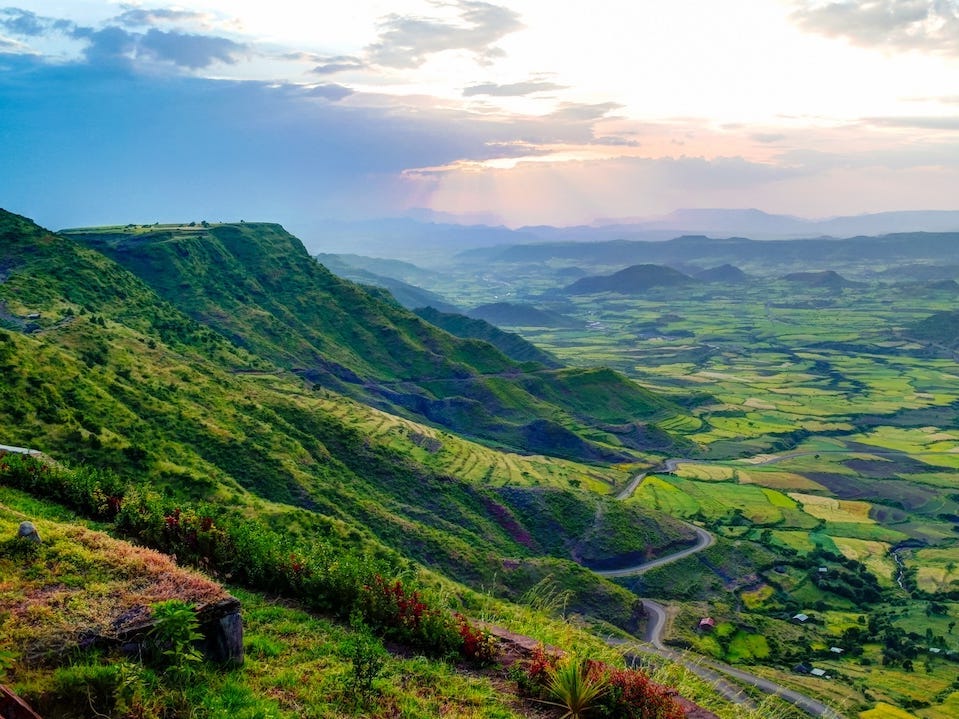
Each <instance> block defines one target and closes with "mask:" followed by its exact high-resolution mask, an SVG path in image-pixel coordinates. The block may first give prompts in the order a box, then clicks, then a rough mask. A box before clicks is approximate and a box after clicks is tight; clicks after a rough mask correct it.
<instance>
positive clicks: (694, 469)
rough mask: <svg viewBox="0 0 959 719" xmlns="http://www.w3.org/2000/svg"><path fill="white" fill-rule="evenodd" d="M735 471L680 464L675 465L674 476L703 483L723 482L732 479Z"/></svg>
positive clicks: (708, 466)
mask: <svg viewBox="0 0 959 719" xmlns="http://www.w3.org/2000/svg"><path fill="white" fill-rule="evenodd" d="M734 473H735V470H734V469H733V468H732V467H722V466H717V465H709V464H694V463H689V462H682V463H680V464H677V465H676V471H675V472H674V474H675V475H676V476H677V477H684V478H685V479H700V480H705V481H713V482H723V481H726V480H730V479H733V477H734Z"/></svg>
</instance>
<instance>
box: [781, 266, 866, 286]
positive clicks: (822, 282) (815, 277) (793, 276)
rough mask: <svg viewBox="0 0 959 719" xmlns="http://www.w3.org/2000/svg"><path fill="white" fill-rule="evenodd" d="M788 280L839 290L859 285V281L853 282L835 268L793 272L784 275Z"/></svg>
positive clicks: (799, 283)
mask: <svg viewBox="0 0 959 719" xmlns="http://www.w3.org/2000/svg"><path fill="white" fill-rule="evenodd" d="M782 279H784V280H786V281H787V282H795V283H796V284H798V285H805V286H806V287H822V288H825V289H830V290H839V289H842V288H843V287H856V286H859V284H860V283H858V282H851V281H849V280H847V279H846V278H845V277H843V276H842V275H840V274H839V273H838V272H835V271H834V270H822V271H819V272H791V273H790V274H788V275H784V276H783V278H782Z"/></svg>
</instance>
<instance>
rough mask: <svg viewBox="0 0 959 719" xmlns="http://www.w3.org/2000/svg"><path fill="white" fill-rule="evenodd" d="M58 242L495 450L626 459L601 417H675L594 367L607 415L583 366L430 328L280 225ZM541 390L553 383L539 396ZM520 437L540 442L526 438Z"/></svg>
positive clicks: (81, 235) (622, 421) (316, 374)
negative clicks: (609, 399) (527, 357)
mask: <svg viewBox="0 0 959 719" xmlns="http://www.w3.org/2000/svg"><path fill="white" fill-rule="evenodd" d="M69 236H70V237H72V238H74V239H76V240H78V241H81V242H83V243H84V244H86V245H88V246H89V247H92V248H95V249H97V250H99V251H102V252H104V253H105V254H107V255H108V256H110V257H111V258H113V259H115V260H116V261H117V262H119V263H120V264H122V265H124V266H125V267H127V268H128V269H130V270H131V271H133V272H134V273H135V274H137V275H138V276H139V277H141V278H142V279H143V280H144V281H146V282H147V283H148V284H150V285H151V286H152V287H153V288H154V289H155V290H156V291H157V292H158V293H159V294H160V295H161V296H162V297H164V299H166V300H167V301H169V302H170V303H172V304H174V305H175V306H177V307H178V308H179V309H181V310H182V311H183V312H185V313H186V314H188V315H189V316H191V317H192V318H194V319H195V320H197V321H198V322H201V323H203V324H205V325H207V326H209V327H211V328H212V329H214V330H216V331H217V332H219V333H220V334H221V335H223V336H224V337H226V338H228V339H230V340H231V341H233V342H236V343H237V344H239V345H240V346H241V347H244V348H245V349H247V350H249V351H250V352H252V353H255V354H257V355H258V356H260V357H262V358H265V359H267V360H269V361H270V362H272V363H275V364H277V365H279V366H281V367H284V368H287V369H293V370H295V371H297V373H298V374H300V375H301V376H302V377H304V378H306V379H308V380H310V381H311V382H315V383H317V384H320V385H322V386H324V387H328V388H331V389H334V390H337V391H340V392H344V393H348V394H350V395H352V396H354V397H357V398H359V399H361V400H363V401H365V402H368V403H371V404H374V405H375V406H378V407H381V408H385V409H389V410H390V411H394V412H402V413H404V414H406V416H411V417H418V418H420V419H426V420H429V421H430V422H433V423H436V424H439V425H442V426H444V427H447V428H449V429H452V430H454V431H456V432H460V433H465V434H469V435H471V436H474V437H477V438H480V439H483V440H486V441H489V442H493V443H497V444H499V445H504V446H507V447H510V448H514V449H522V450H526V449H533V450H534V451H537V452H543V453H546V454H552V455H555V456H561V457H569V458H575V459H582V460H588V461H608V462H609V461H624V460H627V459H629V457H630V454H629V453H628V452H627V451H624V446H625V447H633V448H642V447H637V446H636V442H635V441H634V439H633V438H634V437H635V434H634V433H632V432H627V433H625V434H624V435H623V436H622V437H620V436H618V435H617V433H616V431H615V430H611V429H601V428H600V425H608V424H616V425H631V426H632V425H633V424H634V423H636V422H643V423H645V422H650V421H652V422H655V421H658V420H663V419H667V418H669V417H672V416H675V415H677V414H682V411H681V410H679V408H678V407H677V406H676V405H674V404H672V403H670V402H669V401H667V400H664V399H663V398H661V397H658V396H656V395H654V394H653V393H651V392H649V391H647V390H645V389H643V388H641V387H639V386H638V385H636V384H634V383H632V382H630V381H629V380H627V379H626V378H625V377H623V376H621V375H618V374H613V373H604V375H603V377H604V380H605V381H607V382H609V383H610V385H611V386H610V388H609V391H610V393H613V394H616V395H617V396H619V397H621V398H622V402H621V403H620V405H619V406H620V407H621V408H622V409H623V411H622V412H621V413H619V414H618V415H617V416H616V417H615V418H610V417H609V416H608V415H609V412H608V410H607V409H606V408H605V407H604V406H603V405H602V404H601V403H600V402H598V401H596V400H595V399H594V398H593V396H592V395H590V394H585V393H584V391H583V390H582V389H581V386H582V383H581V382H580V381H579V380H580V376H581V374H582V370H570V369H557V370H550V369H547V368H545V367H542V366H539V365H531V364H519V363H517V362H515V361H513V360H510V359H509V358H508V357H506V356H505V355H504V354H503V353H502V352H500V351H499V350H497V349H496V348H495V347H493V346H492V345H490V344H489V343H487V342H482V341H479V340H472V339H460V338H457V337H453V336H452V335H450V334H448V333H446V332H441V331H438V330H437V329H436V328H434V327H433V326H432V325H430V324H428V323H426V322H424V321H423V320H421V319H420V318H419V317H417V316H416V315H414V314H413V313H412V312H409V311H407V310H405V309H403V308H402V307H400V306H398V305H396V304H395V303H393V302H389V301H384V298H382V297H381V296H378V295H377V294H374V293H371V292H370V291H367V290H366V289H364V288H362V287H360V286H358V285H355V284H353V283H351V282H348V281H346V280H342V279H340V278H338V277H336V276H335V275H333V274H332V273H330V272H329V271H328V270H326V268H324V267H322V266H321V265H319V264H318V263H316V262H315V261H314V260H313V259H312V258H311V257H310V256H309V255H308V254H307V252H306V250H305V248H304V247H303V246H302V244H301V243H300V242H299V240H297V239H296V238H295V237H293V236H292V235H290V234H288V233H287V232H285V231H284V230H283V229H282V228H281V227H280V226H278V225H271V224H259V223H257V224H253V223H240V224H224V225H214V226H210V227H193V228H190V227H163V226H161V227H156V228H153V227H150V228H140V227H135V228H129V227H123V228H110V229H104V230H100V231H94V230H84V231H72V232H70V233H69ZM530 378H535V379H536V381H535V382H530V381H528V380H529V379H530ZM541 387H549V388H550V389H551V392H550V393H549V395H550V396H549V397H547V396H545V395H544V394H543V393H542V392H538V389H539V388H541ZM559 397H569V401H566V402H561V401H558V400H557V398H559ZM573 408H575V409H573ZM600 415H602V416H603V419H600V418H599V417H600ZM544 429H545V430H546V431H543V430H544ZM596 429H599V430H600V431H599V433H597V432H595V431H591V430H596ZM530 436H534V437H537V438H539V439H540V441H539V442H538V443H536V444H534V445H533V446H530V445H529V444H528V441H529V438H530Z"/></svg>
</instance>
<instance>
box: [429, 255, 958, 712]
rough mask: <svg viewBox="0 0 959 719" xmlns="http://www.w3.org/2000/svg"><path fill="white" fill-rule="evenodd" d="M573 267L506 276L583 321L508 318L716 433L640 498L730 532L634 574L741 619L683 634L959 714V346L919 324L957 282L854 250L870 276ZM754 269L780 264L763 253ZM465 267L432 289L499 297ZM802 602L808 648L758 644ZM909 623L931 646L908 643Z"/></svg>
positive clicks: (840, 692)
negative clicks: (569, 279) (727, 281)
mask: <svg viewBox="0 0 959 719" xmlns="http://www.w3.org/2000/svg"><path fill="white" fill-rule="evenodd" d="M580 264H581V265H583V264H584V263H580ZM587 264H588V263H587ZM558 269H562V267H561V266H560V265H559V264H557V263H553V264H551V265H550V266H549V267H542V268H539V269H537V268H535V267H533V266H531V265H524V266H523V267H522V268H516V270H517V277H521V278H522V279H521V281H520V280H517V281H516V282H515V283H512V284H511V283H506V284H505V285H504V284H500V285H499V286H498V287H497V294H499V295H500V298H502V297H503V296H507V297H508V298H509V301H514V302H522V301H527V302H530V303H533V304H536V305H537V306H538V307H542V308H547V309H551V310H554V311H556V312H561V313H563V314H565V315H567V316H568V317H571V318H572V319H574V320H578V321H579V325H578V326H575V325H573V326H570V327H563V328H556V327H549V328H545V327H518V328H512V327H507V329H513V330H516V331H518V332H520V333H521V334H522V335H523V336H524V337H525V338H526V339H529V340H531V341H533V342H534V343H536V344H537V345H539V346H541V347H543V348H544V349H547V350H549V351H550V352H552V353H553V354H554V355H556V356H557V357H559V358H560V359H561V360H562V361H564V362H567V363H569V364H572V365H584V366H585V365H607V366H610V367H613V368H615V369H618V370H621V371H623V372H624V373H626V374H627V375H629V376H631V377H632V378H634V379H635V380H637V381H638V382H639V383H640V384H642V385H644V386H647V387H649V388H652V389H655V390H658V391H660V392H663V393H665V394H667V395H670V396H672V397H674V398H675V399H677V400H678V401H680V402H684V401H685V402H687V405H686V406H689V407H691V408H692V412H691V414H690V416H687V417H683V418H676V419H675V420H667V422H666V423H664V424H663V427H664V429H667V430H669V431H671V432H676V433H680V434H683V435H685V436H686V437H687V438H688V439H689V440H691V441H692V442H693V443H694V444H695V446H696V447H697V449H696V450H695V451H691V452H690V454H689V455H688V459H685V460H676V461H674V462H672V463H671V464H668V465H667V466H666V468H667V469H668V470H669V471H663V469H664V467H663V466H660V467H659V468H657V469H656V470H655V472H654V473H653V474H650V475H648V476H646V477H645V478H644V479H643V481H642V482H641V483H640V485H639V487H638V488H637V489H636V492H635V494H634V497H633V498H632V499H631V500H629V501H631V502H635V503H639V504H641V505H644V506H648V507H655V508H658V509H661V510H663V511H665V512H668V513H670V514H673V515H675V516H679V517H683V518H686V519H689V520H691V521H694V522H698V523H701V524H703V525H705V526H707V527H709V528H710V529H712V530H713V531H714V533H715V534H716V535H717V537H718V538H719V541H718V542H717V544H716V545H715V546H714V547H712V548H710V549H709V550H707V551H705V552H703V553H702V554H701V555H700V556H699V557H697V558H689V559H686V560H683V561H682V562H679V563H677V565H674V566H672V567H668V568H666V567H664V568H661V569H658V570H654V571H652V572H650V573H648V574H647V575H644V577H643V578H642V579H641V580H637V579H634V580H632V581H631V582H627V581H626V580H623V583H624V585H626V586H628V587H629V588H631V589H632V590H633V591H635V592H637V593H640V594H642V595H644V596H659V597H662V598H666V599H672V600H674V601H682V602H684V603H688V602H690V601H691V600H696V601H699V602H702V604H699V605H697V606H698V607H699V608H698V609H697V610H696V611H697V612H701V613H702V614H711V615H714V616H716V618H717V620H720V619H722V620H725V621H726V622H727V623H728V624H729V626H728V627H724V628H723V629H722V632H721V633H717V634H713V635H709V636H708V637H707V636H699V635H696V634H695V633H691V631H690V629H689V627H686V628H683V627H676V628H675V632H676V634H677V636H678V637H679V638H680V639H682V640H684V641H689V642H691V643H692V644H693V645H695V646H696V647H697V648H698V649H699V650H700V651H703V652H705V653H707V654H712V655H713V656H720V655H722V656H724V657H725V658H726V660H727V661H729V660H732V661H735V660H736V659H737V658H738V659H741V660H743V661H761V662H767V663H770V664H773V665H775V664H779V665H780V666H783V669H784V670H785V676H788V677H789V680H790V681H793V682H794V683H795V685H796V686H797V687H804V688H806V689H809V687H810V686H812V687H813V690H814V691H819V692H821V693H822V695H823V696H830V695H832V696H835V697H836V698H837V700H839V699H840V698H842V701H845V702H846V703H847V704H849V705H850V711H849V712H848V713H849V714H850V715H853V714H858V713H859V711H863V712H864V713H863V714H862V715H861V716H862V717H864V718H868V719H873V718H879V717H884V716H889V717H899V716H905V717H923V718H926V717H928V718H929V719H938V717H945V716H950V717H951V716H956V715H957V713H956V710H955V709H956V706H957V702H959V699H957V696H959V693H957V692H956V691H955V687H957V686H959V664H957V663H956V662H955V661H953V660H952V659H949V660H946V659H945V658H940V656H941V657H945V656H946V652H950V651H951V652H955V654H954V655H949V656H950V657H956V658H959V634H956V633H955V632H954V628H955V626H956V622H957V621H959V603H957V600H959V473H957V472H956V470H959V364H957V357H956V356H953V355H952V354H951V353H950V352H948V351H946V350H943V349H942V347H938V346H935V345H931V344H920V343H919V342H916V341H913V339H912V338H911V337H910V336H909V327H910V326H911V325H913V324H915V323H917V322H918V321H920V320H922V319H924V318H926V317H929V316H930V315H932V314H934V313H935V312H939V311H942V310H946V309H951V308H952V307H953V306H954V304H955V294H954V293H952V292H949V291H947V290H942V291H940V290H937V289H927V288H915V287H910V288H905V286H896V285H892V284H889V283H888V282H886V283H881V282H877V281H875V280H874V279H872V275H871V274H869V273H871V272H879V271H880V270H882V269H884V268H882V267H865V266H860V267H855V266H848V267H845V268H840V267H837V268H835V269H837V270H838V271H842V272H847V273H849V276H853V277H856V278H857V279H864V280H866V282H864V283H863V284H862V285H860V286H855V287H845V288H843V289H841V290H830V289H826V288H820V287H811V286H804V285H801V284H797V283H791V282H789V283H787V282H784V281H781V280H777V279H775V276H774V275H772V274H767V276H766V277H765V278H762V279H757V280H754V281H752V282H750V283H746V284H743V285H737V286H735V287H723V286H722V285H716V284H712V285H705V284H700V285H695V284H694V285H687V286H684V287H683V288H682V289H681V290H671V289H663V288H658V289H652V290H648V291H647V292H646V293H644V294H641V295H635V296H623V295H616V294H596V295H577V296H568V297H562V296H560V295H559V294H558V293H556V286H557V282H556V280H555V277H554V275H553V274H552V273H555V272H556V271H557V270H558ZM584 269H586V268H585V267H584ZM616 269H621V268H603V267H588V270H589V271H592V272H595V273H597V274H601V273H603V272H612V271H614V270H616ZM749 269H750V270H751V271H754V272H757V273H759V274H761V273H762V272H763V266H762V263H756V264H755V265H754V266H753V267H751V268H749ZM779 269H780V268H777V271H779ZM457 272H459V273H460V274H456V273H457ZM767 272H770V270H769V268H767ZM509 274H510V273H504V275H505V276H509ZM857 274H858V277H857ZM454 275H455V276H456V283H457V285H458V286H460V287H463V288H464V289H463V291H462V294H458V293H457V291H456V289H455V288H453V287H452V286H451V285H445V286H436V287H430V289H434V290H437V291H440V292H442V293H443V294H444V295H445V296H447V297H450V298H451V299H454V300H458V301H460V302H461V303H462V304H463V305H466V306H468V305H469V300H470V299H478V298H480V297H482V295H483V291H482V288H481V287H480V285H478V284H471V283H470V282H469V276H470V275H469V272H467V271H463V270H462V269H461V270H455V269H454V270H453V271H452V274H451V275H450V277H452V276H454ZM485 301H488V300H485ZM592 486H596V485H595V484H594V485H592ZM820 570H822V571H820ZM696 576H698V577H699V578H698V579H694V577H696ZM796 612H805V613H807V614H809V615H812V616H814V617H816V621H815V623H814V624H810V625H808V626H805V627H802V631H801V634H800V635H799V636H800V637H805V639H801V640H797V641H798V643H796V644H795V647H786V646H780V645H778V644H774V645H772V646H771V647H770V648H769V651H768V655H767V652H766V651H765V650H764V649H763V648H761V647H758V648H757V647H753V646H752V644H751V643H750V642H751V641H752V640H750V639H749V637H751V636H752V635H754V634H756V633H759V634H762V632H760V631H759V627H761V626H766V625H765V624H764V622H768V621H773V620H774V621H777V622H786V623H787V624H788V622H789V618H790V617H791V616H792V615H793V614H794V613H796ZM883 616H886V617H888V618H889V619H890V621H891V627H892V629H888V630H887V629H881V628H879V629H877V628H873V635H872V637H871V638H868V637H863V638H862V639H860V640H859V645H858V646H857V645H855V644H854V643H852V640H848V641H847V644H844V645H843V646H847V647H848V648H849V651H848V652H847V655H843V656H837V655H835V654H833V655H832V656H831V657H829V659H828V661H825V660H824V658H821V657H820V655H819V654H817V652H826V656H828V655H829V647H830V646H836V644H837V643H839V642H840V641H841V638H842V636H843V634H844V632H845V633H847V639H848V636H853V635H852V634H848V632H849V631H850V630H855V629H858V628H861V627H863V626H864V622H866V621H867V620H869V621H873V619H874V618H875V617H883ZM785 626H786V625H785V624H780V625H777V627H779V628H777V629H771V628H768V627H767V629H768V631H771V632H773V633H774V634H775V633H777V632H779V633H781V632H782V631H783V630H784V628H785ZM789 631H790V632H792V631H793V630H792V629H790V630H789ZM900 632H901V633H902V634H901V639H895V640H893V639H890V638H889V637H900V634H899V633H900ZM877 633H878V634H877ZM718 634H721V636H719V635H718ZM879 635H881V636H882V637H886V639H884V640H883V641H885V642H886V643H885V644H883V641H877V637H878V636H879ZM735 637H738V639H736V640H735V641H733V638H735ZM893 641H895V642H900V641H901V647H912V649H910V650H909V652H914V654H909V652H906V654H901V653H900V654H897V652H898V651H899V650H894V649H891V648H890V646H891V645H890V644H889V642H893ZM930 646H937V647H939V648H940V652H939V653H938V654H937V653H930V652H929V651H928V648H929V647H930ZM717 647H718V648H717ZM860 649H861V651H860ZM802 652H808V655H803V654H802ZM907 655H908V656H907ZM910 657H911V658H910ZM807 660H808V661H809V662H815V663H816V666H819V665H820V664H821V665H822V666H824V667H826V668H827V669H828V670H829V672H830V674H831V675H832V676H833V677H834V678H833V680H831V681H832V684H831V687H830V685H829V682H824V680H822V679H818V678H815V677H795V676H792V675H791V674H790V673H789V671H788V667H789V666H792V665H791V664H789V662H792V664H795V663H796V662H798V661H807ZM907 660H908V661H907ZM920 675H921V679H920Z"/></svg>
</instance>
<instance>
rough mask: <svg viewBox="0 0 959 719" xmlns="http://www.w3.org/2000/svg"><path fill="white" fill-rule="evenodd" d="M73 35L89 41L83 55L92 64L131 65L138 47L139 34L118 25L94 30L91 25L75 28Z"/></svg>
mask: <svg viewBox="0 0 959 719" xmlns="http://www.w3.org/2000/svg"><path fill="white" fill-rule="evenodd" d="M72 35H73V37H74V38H76V39H78V40H85V41H86V42H87V46H86V48H84V50H83V56H84V58H86V61H87V62H88V63H90V64H91V65H98V64H102V65H104V66H107V67H109V66H112V65H118V64H122V65H129V64H130V61H131V58H132V56H133V53H134V52H135V51H136V47H137V36H136V35H134V34H132V33H129V32H127V31H126V30H124V29H123V28H119V27H116V26H109V27H105V28H103V29H102V30H94V29H93V28H89V27H78V28H75V29H74V31H73V33H72Z"/></svg>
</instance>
